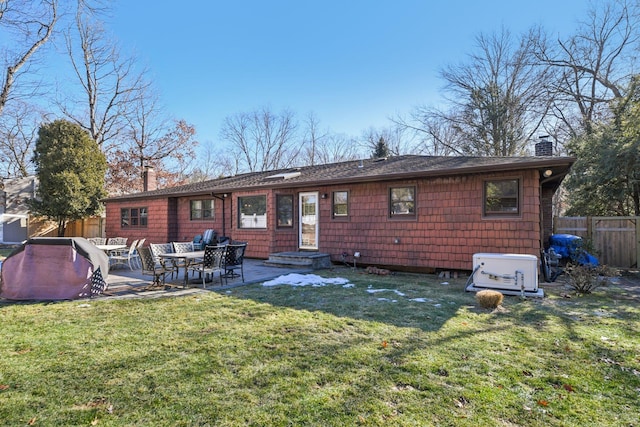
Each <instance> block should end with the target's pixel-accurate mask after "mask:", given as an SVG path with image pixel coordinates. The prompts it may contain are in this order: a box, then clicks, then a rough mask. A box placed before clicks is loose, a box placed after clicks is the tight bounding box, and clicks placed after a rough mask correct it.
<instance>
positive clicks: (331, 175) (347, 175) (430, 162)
mask: <svg viewBox="0 0 640 427" xmlns="http://www.w3.org/2000/svg"><path fill="white" fill-rule="evenodd" d="M574 162H575V158H573V157H557V156H529V157H468V156H455V157H453V156H416V155H406V156H396V157H389V158H386V159H366V160H353V161H347V162H340V163H329V164H324V165H314V166H303V167H298V168H288V169H280V170H272V171H266V172H250V173H244V174H239V175H235V176H230V177H223V178H217V179H212V180H209V181H203V182H196V183H192V184H186V185H181V186H177V187H171V188H162V189H158V190H153V191H146V192H140V193H134V194H127V195H122V196H114V197H109V198H107V199H106V200H107V201H109V200H127V199H138V198H159V197H177V196H190V195H199V194H212V193H216V194H222V193H232V192H234V191H240V190H249V189H259V188H265V189H268V188H279V187H287V188H305V187H317V186H319V185H329V184H347V183H356V182H373V181H392V180H396V179H406V178H421V177H435V176H451V175H462V174H472V173H487V172H498V171H518V170H524V169H539V170H546V169H552V170H553V175H552V177H553V178H554V179H556V180H560V181H561V180H562V178H563V177H564V175H566V173H567V172H568V171H569V169H570V168H571V165H572V164H573V163H574ZM558 183H559V182H558Z"/></svg>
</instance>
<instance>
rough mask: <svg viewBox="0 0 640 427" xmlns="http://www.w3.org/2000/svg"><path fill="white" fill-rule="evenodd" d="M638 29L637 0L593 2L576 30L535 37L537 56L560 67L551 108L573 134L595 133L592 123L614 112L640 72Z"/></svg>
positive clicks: (553, 87)
mask: <svg viewBox="0 0 640 427" xmlns="http://www.w3.org/2000/svg"><path fill="white" fill-rule="evenodd" d="M639 28H640V8H639V5H638V2H637V1H628V0H613V1H607V2H598V3H592V4H591V8H590V9H589V11H588V14H587V18H586V19H585V20H584V21H582V22H580V23H579V27H578V29H577V31H576V32H575V33H574V34H573V35H571V36H569V37H567V38H559V39H557V40H555V41H550V40H549V38H548V37H541V38H539V39H538V40H537V46H536V55H537V58H538V59H539V60H540V61H541V62H542V63H544V64H546V65H549V66H550V67H552V68H554V69H556V70H557V71H558V73H557V79H556V80H555V81H554V84H553V85H552V86H550V89H551V90H553V92H554V93H553V95H552V97H553V98H554V99H555V103H554V108H553V110H552V111H553V113H554V114H555V115H556V117H557V118H558V119H560V120H561V121H563V122H564V123H565V125H566V126H567V128H568V129H569V131H570V135H572V136H575V135H579V134H581V133H582V132H586V133H592V132H593V130H594V124H596V123H598V122H601V121H603V120H606V119H608V118H610V117H611V116H612V112H611V110H610V105H611V101H613V100H619V99H621V98H622V97H624V96H625V91H626V88H627V87H628V84H629V82H630V81H631V76H632V74H633V73H634V72H635V71H637V70H635V68H636V66H637V59H636V58H637V52H638V48H639V47H640V46H639V42H640V31H639Z"/></svg>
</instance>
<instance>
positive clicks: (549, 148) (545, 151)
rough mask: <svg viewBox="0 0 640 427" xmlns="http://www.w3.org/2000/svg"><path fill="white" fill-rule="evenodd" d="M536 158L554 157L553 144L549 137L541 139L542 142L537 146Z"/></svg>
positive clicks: (545, 136)
mask: <svg viewBox="0 0 640 427" xmlns="http://www.w3.org/2000/svg"><path fill="white" fill-rule="evenodd" d="M535 150H536V156H553V142H551V141H550V140H549V135H544V136H541V137H540V142H538V143H537V144H536V145H535Z"/></svg>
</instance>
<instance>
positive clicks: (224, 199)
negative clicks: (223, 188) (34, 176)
mask: <svg viewBox="0 0 640 427" xmlns="http://www.w3.org/2000/svg"><path fill="white" fill-rule="evenodd" d="M211 195H212V196H213V197H215V198H216V199H218V200H222V235H223V236H226V235H227V226H226V222H227V214H226V209H225V206H226V200H227V197H228V196H229V195H228V194H227V193H223V194H222V195H221V196H218V195H217V194H214V193H211Z"/></svg>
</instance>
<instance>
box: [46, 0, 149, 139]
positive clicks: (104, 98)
mask: <svg viewBox="0 0 640 427" xmlns="http://www.w3.org/2000/svg"><path fill="white" fill-rule="evenodd" d="M98 11H101V10H100V9H97V8H92V7H90V6H89V5H88V4H87V3H86V2H84V1H79V2H78V9H77V12H76V15H75V26H74V27H73V28H70V29H69V30H68V31H67V32H66V35H65V37H66V48H67V53H68V55H69V58H70V60H71V65H72V67H73V70H74V72H75V75H76V77H77V80H78V82H79V83H80V85H81V93H82V97H83V98H84V99H83V100H78V99H75V98H73V97H71V98H66V99H63V100H60V101H59V102H58V106H59V107H60V109H61V110H62V112H63V114H64V115H65V116H66V117H67V118H69V120H71V121H73V122H75V123H77V124H78V125H80V126H81V127H82V128H84V129H86V130H87V131H88V132H89V134H90V135H91V137H92V138H93V139H94V140H95V141H96V142H97V143H98V145H99V146H100V147H101V148H102V149H103V150H104V151H108V150H109V149H110V146H109V145H110V144H111V143H113V144H115V143H116V142H117V140H116V139H117V136H118V135H119V134H120V132H121V131H122V129H123V128H124V126H125V125H126V121H125V120H124V117H125V116H126V114H127V113H128V112H129V110H130V109H131V108H132V105H136V103H137V100H138V99H139V97H140V96H141V93H142V91H143V90H144V88H145V86H146V85H147V84H146V83H145V81H144V79H143V76H144V71H140V72H138V71H137V70H136V68H135V59H134V58H133V57H123V56H122V55H121V53H120V50H119V47H118V46H117V44H116V43H115V42H114V41H113V40H112V39H111V38H110V37H109V36H108V35H107V33H106V31H105V30H104V28H103V26H102V23H101V21H100V20H99V19H97V17H96V13H98ZM80 99H82V98H80Z"/></svg>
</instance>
